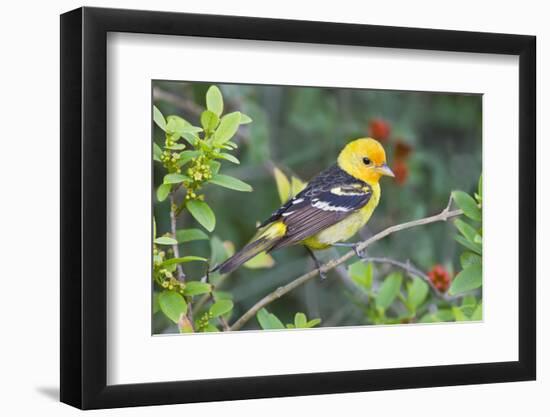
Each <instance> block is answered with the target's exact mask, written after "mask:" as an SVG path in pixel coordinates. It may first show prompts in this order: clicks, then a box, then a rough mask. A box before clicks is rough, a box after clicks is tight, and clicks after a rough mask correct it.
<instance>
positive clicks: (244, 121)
mask: <svg viewBox="0 0 550 417" xmlns="http://www.w3.org/2000/svg"><path fill="white" fill-rule="evenodd" d="M251 122H252V119H251V118H250V117H249V116H247V115H246V114H244V113H241V124H242V125H246V124H248V123H251Z"/></svg>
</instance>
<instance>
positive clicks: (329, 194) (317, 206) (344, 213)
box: [214, 138, 394, 274]
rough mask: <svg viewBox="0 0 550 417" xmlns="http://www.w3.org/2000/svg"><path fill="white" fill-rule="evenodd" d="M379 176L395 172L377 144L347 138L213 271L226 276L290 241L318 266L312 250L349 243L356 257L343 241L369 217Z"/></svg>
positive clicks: (378, 185) (376, 197) (376, 198)
mask: <svg viewBox="0 0 550 417" xmlns="http://www.w3.org/2000/svg"><path fill="white" fill-rule="evenodd" d="M383 175H389V176H390V177H393V176H394V174H393V172H392V170H391V169H390V168H389V167H388V165H387V164H386V152H385V151H384V148H383V147H382V145H380V143H378V142H377V141H376V140H374V139H371V138H361V139H356V140H354V141H351V142H350V143H348V144H347V145H346V146H345V147H344V149H342V151H341V152H340V155H339V156H338V160H337V163H336V164H334V165H333V166H331V167H330V168H328V169H326V170H324V171H323V172H321V173H320V174H319V175H317V176H316V177H315V178H313V179H312V180H311V181H310V182H309V183H308V185H307V186H306V188H304V189H303V190H302V191H301V192H300V193H298V194H297V195H296V196H294V197H293V198H291V199H290V200H288V201H287V202H286V203H285V204H284V205H283V206H282V207H280V208H279V209H278V210H276V211H275V212H274V213H273V214H272V215H271V216H270V217H269V218H268V219H267V220H265V221H264V222H263V223H261V224H260V225H259V226H258V232H257V233H256V235H255V236H254V237H253V238H252V240H251V241H250V243H248V244H247V245H246V246H244V247H243V248H242V249H241V250H240V251H238V252H237V253H235V254H234V255H233V256H232V257H230V258H229V259H227V260H226V261H225V262H223V263H222V264H220V265H219V266H217V267H216V268H215V269H214V270H219V271H220V272H221V273H222V274H226V273H229V272H231V271H233V270H235V269H236V268H238V267H239V266H240V265H241V264H243V263H244V262H246V261H248V260H249V259H251V258H253V257H254V256H256V255H257V254H259V253H260V252H263V251H266V252H270V251H273V250H275V249H279V248H283V247H285V246H290V245H295V244H302V245H304V246H305V247H306V248H307V249H308V250H309V252H310V254H311V255H312V257H313V259H314V260H315V262H316V265H317V267H319V265H320V264H319V262H318V261H317V258H316V257H315V255H314V253H313V250H319V249H326V248H328V247H330V246H349V247H353V248H354V250H355V251H356V253H357V255H358V256H360V254H359V253H358V251H357V249H356V246H355V244H353V243H343V242H345V241H346V240H348V239H350V238H351V237H352V236H353V235H355V233H357V231H358V230H359V229H361V228H362V227H363V226H364V225H365V224H366V223H367V221H368V220H369V219H370V217H371V215H372V213H373V211H374V209H375V208H376V206H377V205H378V202H379V201H380V184H379V183H378V181H379V180H380V178H381V177H382V176H383Z"/></svg>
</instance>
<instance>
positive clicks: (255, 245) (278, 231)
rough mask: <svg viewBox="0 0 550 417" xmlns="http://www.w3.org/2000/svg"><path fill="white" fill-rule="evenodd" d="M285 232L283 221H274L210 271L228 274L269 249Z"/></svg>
mask: <svg viewBox="0 0 550 417" xmlns="http://www.w3.org/2000/svg"><path fill="white" fill-rule="evenodd" d="M285 232H286V226H285V224H284V223H283V222H275V223H272V224H270V225H268V226H266V227H264V228H262V229H260V230H259V231H258V233H256V235H255V236H254V238H252V240H251V241H250V243H248V244H247V245H245V246H244V247H243V248H242V249H241V250H240V251H238V252H237V253H235V254H234V255H233V256H231V257H230V258H228V259H226V260H225V261H224V262H222V263H221V264H220V265H218V266H216V267H215V268H214V269H213V270H212V271H211V272H215V271H219V272H220V273H221V274H228V273H230V272H232V271H234V270H235V269H237V268H238V267H239V266H241V265H242V264H244V263H245V262H246V261H248V260H250V259H252V258H253V257H254V256H256V255H258V254H259V253H261V252H264V251H269V250H270V249H271V248H272V247H273V246H274V245H275V244H276V243H277V242H278V241H279V240H280V239H281V238H282V237H283V236H284V235H285Z"/></svg>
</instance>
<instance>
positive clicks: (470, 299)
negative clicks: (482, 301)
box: [460, 295, 477, 317]
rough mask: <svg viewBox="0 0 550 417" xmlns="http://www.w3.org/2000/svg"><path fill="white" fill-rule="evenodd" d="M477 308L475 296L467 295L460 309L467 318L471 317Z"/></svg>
mask: <svg viewBox="0 0 550 417" xmlns="http://www.w3.org/2000/svg"><path fill="white" fill-rule="evenodd" d="M476 306H477V300H476V298H475V297H474V296H473V295H467V296H465V297H464V298H463V299H462V305H461V306H460V309H461V310H462V312H463V313H464V314H465V315H466V316H468V317H469V316H471V315H472V314H473V312H474V309H475V308H476Z"/></svg>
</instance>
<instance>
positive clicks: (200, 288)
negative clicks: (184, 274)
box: [183, 281, 212, 296]
mask: <svg viewBox="0 0 550 417" xmlns="http://www.w3.org/2000/svg"><path fill="white" fill-rule="evenodd" d="M210 291H212V285H210V284H207V283H206V282H200V281H188V282H186V283H185V289H184V290H183V293H184V294H185V295H188V296H193V295H200V294H208V293H209V292H210Z"/></svg>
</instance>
